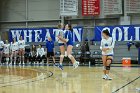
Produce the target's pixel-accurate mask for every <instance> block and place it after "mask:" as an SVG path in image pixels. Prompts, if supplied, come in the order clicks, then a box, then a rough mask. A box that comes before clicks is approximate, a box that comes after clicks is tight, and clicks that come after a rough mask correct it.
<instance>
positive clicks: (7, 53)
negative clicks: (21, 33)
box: [3, 40, 10, 65]
mask: <svg viewBox="0 0 140 93" xmlns="http://www.w3.org/2000/svg"><path fill="white" fill-rule="evenodd" d="M3 53H4V56H5V57H6V64H7V65H8V63H9V57H10V44H9V42H8V40H6V41H5V44H4V52H3Z"/></svg>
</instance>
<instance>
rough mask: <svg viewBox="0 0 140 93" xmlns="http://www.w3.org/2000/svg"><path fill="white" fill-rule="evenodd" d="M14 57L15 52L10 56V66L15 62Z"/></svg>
mask: <svg viewBox="0 0 140 93" xmlns="http://www.w3.org/2000/svg"><path fill="white" fill-rule="evenodd" d="M13 55H14V52H13V51H12V52H11V55H10V64H11V65H12V62H13Z"/></svg>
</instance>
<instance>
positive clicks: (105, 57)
mask: <svg viewBox="0 0 140 93" xmlns="http://www.w3.org/2000/svg"><path fill="white" fill-rule="evenodd" d="M102 37H103V38H102V40H101V46H100V49H101V50H102V61H103V65H104V66H103V72H104V75H103V79H107V80H112V78H111V77H110V76H109V71H110V64H111V63H112V61H113V55H114V52H113V49H114V45H115V41H114V40H113V38H112V37H110V33H109V31H108V30H104V31H103V32H102Z"/></svg>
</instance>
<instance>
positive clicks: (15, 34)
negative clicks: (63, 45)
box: [9, 27, 83, 42]
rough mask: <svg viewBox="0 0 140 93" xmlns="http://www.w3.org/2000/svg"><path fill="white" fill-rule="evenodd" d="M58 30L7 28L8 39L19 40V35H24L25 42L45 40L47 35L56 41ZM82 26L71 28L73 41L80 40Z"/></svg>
mask: <svg viewBox="0 0 140 93" xmlns="http://www.w3.org/2000/svg"><path fill="white" fill-rule="evenodd" d="M57 33H58V31H57V29H56V28H13V29H10V30H9V40H10V41H12V39H13V38H16V39H17V40H19V37H20V36H23V37H24V40H25V41H26V42H46V40H47V38H48V37H50V36H51V37H52V39H53V40H55V41H57V38H56V37H57V35H58V34H57ZM82 33H83V28H82V27H74V28H73V41H74V42H75V41H79V42H81V41H82Z"/></svg>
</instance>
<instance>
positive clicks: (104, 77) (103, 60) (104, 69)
mask: <svg viewBox="0 0 140 93" xmlns="http://www.w3.org/2000/svg"><path fill="white" fill-rule="evenodd" d="M106 58H107V56H104V55H103V56H102V62H103V73H104V75H103V77H102V78H103V79H106V78H107V77H106Z"/></svg>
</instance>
